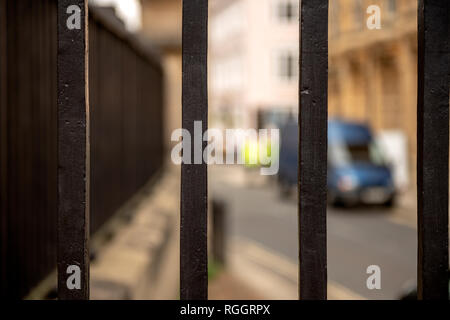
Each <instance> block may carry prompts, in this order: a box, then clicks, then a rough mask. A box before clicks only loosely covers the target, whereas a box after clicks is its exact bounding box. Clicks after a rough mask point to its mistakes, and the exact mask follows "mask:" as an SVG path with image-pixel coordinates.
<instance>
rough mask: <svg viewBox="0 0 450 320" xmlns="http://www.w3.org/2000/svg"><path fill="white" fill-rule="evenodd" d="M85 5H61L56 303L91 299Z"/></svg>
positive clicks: (65, 0) (69, 0)
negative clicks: (64, 300) (57, 301)
mask: <svg viewBox="0 0 450 320" xmlns="http://www.w3.org/2000/svg"><path fill="white" fill-rule="evenodd" d="M87 10H88V7H87V0H76V1H74V0H58V56H57V70H58V71H57V74H58V75H57V82H58V83H57V85H58V250H57V251H58V254H57V256H58V258H57V260H58V298H59V299H69V300H75V299H76V300H78V299H80V300H84V299H89V249H88V236H89V176H90V175H89V104H88V80H87V75H88V57H87V52H88V41H87V40H88V31H87V30H88V29H87V23H88V19H87Z"/></svg>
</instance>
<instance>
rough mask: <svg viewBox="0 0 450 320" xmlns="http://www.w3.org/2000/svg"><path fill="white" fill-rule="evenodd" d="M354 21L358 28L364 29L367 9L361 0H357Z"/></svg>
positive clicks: (354, 8)
mask: <svg viewBox="0 0 450 320" xmlns="http://www.w3.org/2000/svg"><path fill="white" fill-rule="evenodd" d="M353 10H354V11H353V14H354V22H355V27H356V29H357V30H360V29H362V27H363V20H364V14H365V10H364V9H363V6H362V3H361V0H356V1H355V3H354V7H353Z"/></svg>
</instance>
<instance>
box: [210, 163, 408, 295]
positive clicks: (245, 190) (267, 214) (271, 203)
mask: <svg viewBox="0 0 450 320" xmlns="http://www.w3.org/2000/svg"><path fill="white" fill-rule="evenodd" d="M209 185H210V193H209V195H210V197H215V198H219V199H221V200H223V201H224V202H225V203H226V204H227V217H228V221H227V236H228V249H227V252H228V264H227V272H228V273H229V274H230V275H231V276H232V277H234V279H237V280H239V281H240V282H241V283H244V284H245V285H246V286H248V287H250V288H253V289H254V290H255V291H256V292H257V294H258V296H260V297H261V298H263V299H297V297H298V295H297V283H298V279H297V265H298V243H297V242H298V241H297V237H298V234H297V232H298V231H297V201H296V199H295V197H292V198H291V199H283V198H281V197H280V196H279V192H278V189H277V186H276V183H275V181H271V180H270V179H269V180H267V177H262V176H260V175H259V174H258V173H257V171H248V170H245V169H244V168H242V167H239V166H215V167H210V171H209ZM327 216H328V219H327V234H328V252H327V254H328V280H329V281H328V298H329V299H331V300H341V299H345V300H360V299H397V298H399V296H400V295H401V293H402V292H403V290H404V288H405V286H407V285H410V284H413V283H414V281H415V278H416V250H417V249H416V245H417V235H416V230H415V227H416V209H415V194H414V193H413V192H409V193H406V194H405V195H403V196H402V197H400V198H399V201H398V205H397V206H396V207H394V208H392V209H386V208H384V207H376V206H374V207H356V208H353V209H336V208H331V207H330V208H328V213H327ZM371 265H377V266H379V267H380V269H381V289H380V290H377V289H375V290H369V289H368V288H367V285H366V280H367V278H368V277H369V274H367V273H366V271H367V267H368V266H371Z"/></svg>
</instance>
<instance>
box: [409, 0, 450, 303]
mask: <svg viewBox="0 0 450 320" xmlns="http://www.w3.org/2000/svg"><path fill="white" fill-rule="evenodd" d="M418 10H419V12H418V24H419V25H418V101H417V203H418V206H417V208H418V264H417V266H418V272H417V276H418V298H419V299H445V300H447V299H448V275H447V272H448V262H449V261H448V152H449V150H448V143H449V81H450V78H449V73H450V67H449V36H450V35H449V10H450V2H449V1H448V0H419V9H418Z"/></svg>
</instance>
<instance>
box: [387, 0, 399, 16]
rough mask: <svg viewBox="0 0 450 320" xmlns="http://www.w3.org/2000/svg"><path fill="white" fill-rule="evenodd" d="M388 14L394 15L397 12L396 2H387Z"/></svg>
mask: <svg viewBox="0 0 450 320" xmlns="http://www.w3.org/2000/svg"><path fill="white" fill-rule="evenodd" d="M388 10H389V13H395V11H397V0H388Z"/></svg>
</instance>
